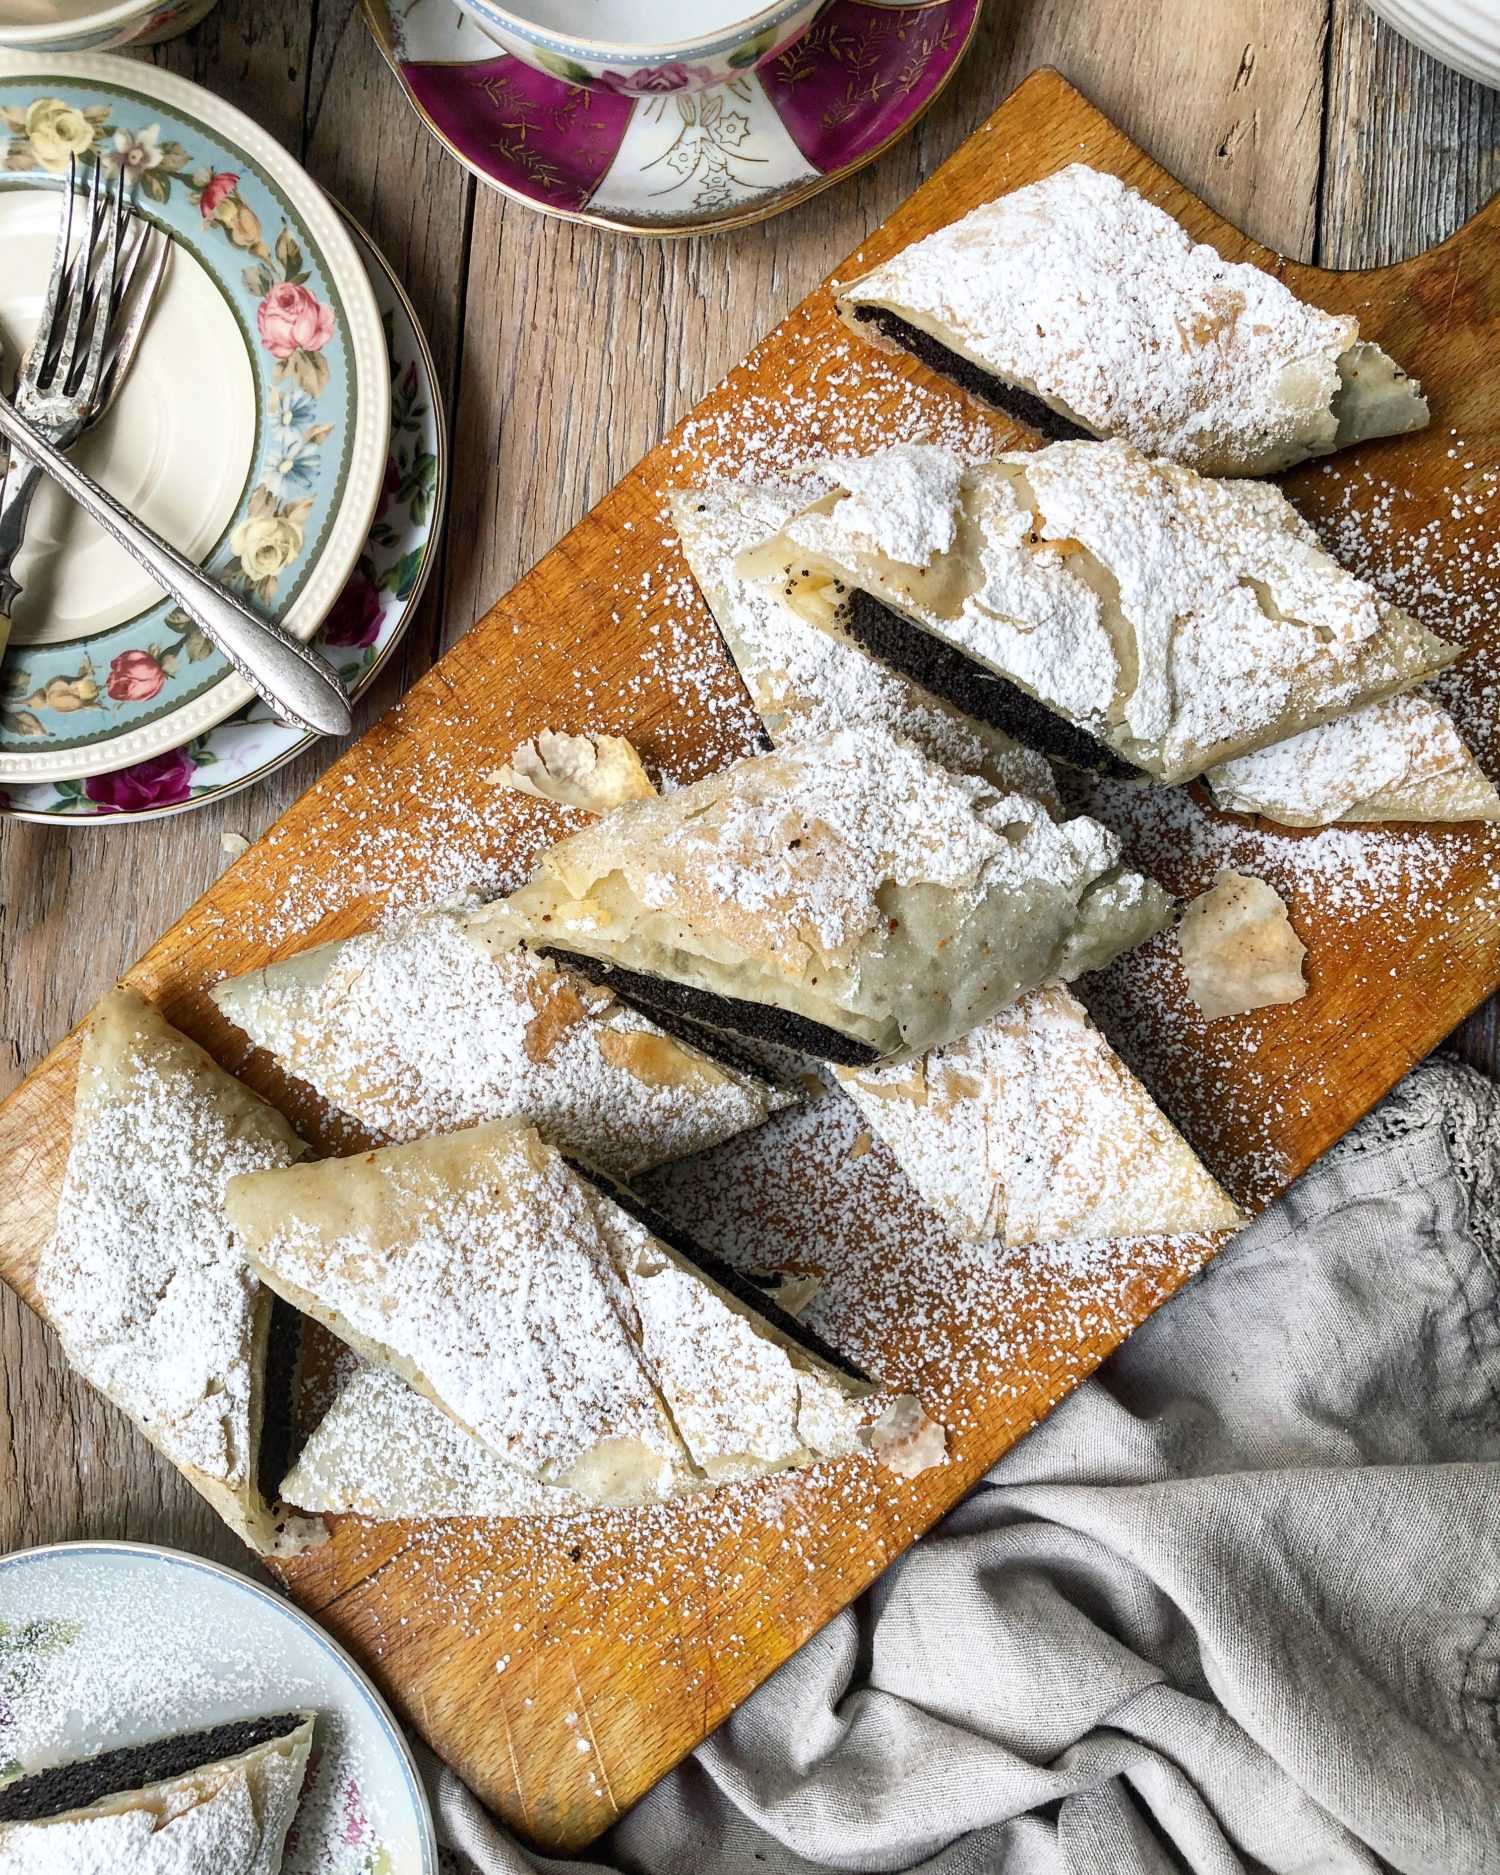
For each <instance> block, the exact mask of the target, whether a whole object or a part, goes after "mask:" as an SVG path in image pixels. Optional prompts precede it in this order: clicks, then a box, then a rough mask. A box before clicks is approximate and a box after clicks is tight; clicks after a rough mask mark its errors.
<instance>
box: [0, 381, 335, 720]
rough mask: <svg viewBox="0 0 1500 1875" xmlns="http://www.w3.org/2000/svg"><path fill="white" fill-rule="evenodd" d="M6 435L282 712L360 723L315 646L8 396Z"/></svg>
mask: <svg viewBox="0 0 1500 1875" xmlns="http://www.w3.org/2000/svg"><path fill="white" fill-rule="evenodd" d="M0 436H4V437H5V438H6V439H7V440H8V441H9V442H10V443H11V444H12V445H13V446H14V448H15V449H16V451H17V452H18V453H19V454H20V455H21V456H23V457H24V458H25V459H26V460H28V461H30V462H34V463H36V464H37V466H38V467H39V468H41V469H43V470H45V471H46V473H47V474H48V475H49V476H51V478H52V480H53V481H54V482H56V483H57V484H58V486H59V487H60V488H62V489H63V490H64V491H65V493H67V494H68V495H70V496H71V497H72V498H73V500H74V501H76V502H77V503H78V505H79V507H80V508H82V509H83V511H84V513H85V514H87V515H88V516H90V518H91V519H93V520H95V521H97V522H98V524H99V526H100V527H102V528H103V529H104V531H105V532H106V533H107V534H108V535H110V537H111V538H112V539H114V540H116V541H118V542H119V544H120V545H121V546H122V547H123V548H124V549H125V551H126V553H128V554H129V555H130V557H131V558H132V559H133V560H135V561H136V562H137V563H138V564H139V565H141V566H143V567H144V568H145V569H146V571H147V572H148V573H149V574H150V575H151V577H152V579H154V580H155V581H156V583H157V585H159V586H160V587H162V588H163V589H164V590H165V592H166V593H167V594H168V596H169V597H170V598H172V599H174V600H176V602H177V604H178V605H180V606H181V607H182V609H183V611H184V612H186V613H187V615H188V617H189V618H190V619H191V620H192V621H193V623H194V624H195V625H197V626H198V627H199V628H200V629H201V630H202V632H203V633H204V635H205V637H207V638H209V639H211V640H212V642H213V643H214V644H216V645H217V646H218V647H219V649H220V650H221V651H222V652H223V653H224V655H225V657H227V658H228V659H229V662H230V663H231V664H232V665H233V666H234V668H235V669H236V670H237V671H238V672H239V674H240V676H241V677H243V678H244V680H245V682H246V683H247V684H249V686H250V688H251V689H252V690H253V691H254V692H255V693H256V695H257V696H259V697H261V698H262V699H263V700H264V701H265V702H266V703H267V704H269V705H270V707H271V708H272V709H273V710H275V712H276V713H277V715H278V716H280V717H281V718H282V719H283V720H284V721H286V722H289V723H291V724H293V725H294V726H295V727H297V728H299V729H310V730H313V731H314V732H316V733H317V734H319V735H324V736H342V735H346V734H347V733H348V731H349V729H350V727H351V724H352V720H353V719H352V717H351V715H350V711H349V699H348V697H347V696H346V695H345V692H344V686H343V685H342V684H341V683H340V682H339V680H338V678H337V677H336V676H335V675H334V673H333V671H331V670H330V669H329V667H328V666H327V665H326V664H325V663H324V662H323V660H322V659H321V658H320V657H319V656H318V655H317V653H316V652H314V651H309V650H308V649H307V647H306V646H305V645H300V644H298V642H297V640H296V639H295V638H293V637H292V636H291V634H290V633H289V632H287V631H286V630H284V629H283V628H282V626H280V625H278V624H276V623H275V622H274V621H273V620H271V619H267V618H262V617H261V615H260V613H258V612H256V611H253V610H252V609H251V607H250V606H248V605H247V604H246V603H245V602H244V600H243V599H240V598H239V597H238V596H237V595H236V594H234V593H232V592H230V591H228V590H227V589H226V588H225V587H223V586H221V585H220V584H219V582H218V581H217V580H216V579H213V578H211V577H210V576H209V575H208V574H207V573H205V572H204V571H203V570H202V569H201V568H200V567H197V566H195V565H194V564H193V562H192V561H191V560H189V559H188V557H187V556H186V554H183V553H180V552H179V551H178V550H177V548H176V547H174V546H173V545H172V544H171V542H170V541H166V540H163V539H162V537H161V535H160V534H157V533H155V532H154V531H153V530H152V529H151V528H149V527H147V526H145V524H144V523H143V522H141V521H138V520H137V519H136V518H135V516H134V515H132V514H130V513H128V512H127V511H126V509H124V508H122V507H121V506H120V504H119V502H117V501H116V500H115V498H114V497H113V495H107V494H106V493H105V492H104V490H103V489H102V488H100V487H99V485H98V483H97V482H94V481H91V480H90V478H89V477H88V476H86V475H85V474H84V473H83V471H82V470H81V469H79V468H77V467H75V465H74V464H73V463H71V462H69V461H68V459H67V457H66V456H63V455H61V454H59V452H58V451H57V450H55V449H54V448H53V447H52V445H51V444H50V443H48V442H46V441H45V440H44V439H43V438H42V437H41V436H39V435H38V434H37V432H36V431H35V430H34V429H32V427H31V425H30V424H29V423H27V422H26V421H25V419H24V418H23V417H20V416H18V415H17V413H16V412H15V410H14V409H13V408H12V407H11V405H10V404H9V403H8V402H7V401H6V400H5V399H4V398H3V397H0Z"/></svg>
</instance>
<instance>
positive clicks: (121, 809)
mask: <svg viewBox="0 0 1500 1875" xmlns="http://www.w3.org/2000/svg"><path fill="white" fill-rule="evenodd" d="M345 220H346V223H347V225H348V229H349V233H350V235H351V236H352V237H353V240H354V244H355V246H356V247H357V248H358V250H359V254H360V258H361V259H362V260H363V261H364V264H365V266H366V267H367V268H368V270H369V274H370V284H371V286H373V287H374V289H375V298H376V300H377V302H378V303H379V306H380V316H381V320H382V322H383V324H384V326H385V336H386V343H387V346H388V348H389V351H390V360H391V440H390V453H389V454H388V456H387V458H386V465H385V481H384V483H383V485H382V488H381V493H380V500H379V503H378V505H377V507H376V510H375V519H374V520H373V521H372V522H371V524H370V532H369V535H368V537H367V539H366V541H365V545H364V551H363V552H362V553H361V554H360V557H359V562H358V565H357V566H356V567H355V570H354V572H353V573H351V574H350V576H349V580H348V583H347V584H346V585H345V587H344V590H343V592H342V593H341V594H340V595H339V597H338V598H337V599H336V600H335V601H334V604H333V608H332V610H331V611H330V612H329V614H328V616H327V618H326V619H325V620H324V621H323V624H322V625H321V626H320V627H319V629H318V633H317V636H316V637H315V638H314V639H313V641H312V642H313V644H314V646H315V647H316V649H317V650H319V651H321V652H322V653H323V655H324V657H326V658H327V659H328V661H329V663H330V664H332V665H333V667H334V669H335V670H336V671H337V672H338V673H339V675H340V677H342V678H343V680H344V683H345V685H346V687H347V688H348V691H349V694H350V696H351V697H357V696H360V695H361V694H362V693H363V692H364V691H365V690H367V689H368V688H369V686H370V685H371V684H372V683H373V682H374V680H375V677H376V675H377V673H378V672H379V671H380V670H381V668H382V667H383V666H384V664H385V662H386V659H387V658H388V657H389V656H390V654H391V653H392V652H393V651H394V650H395V648H396V646H397V644H398V643H399V642H400V640H401V638H402V636H403V634H404V633H405V631H406V627H407V625H408V623H409V622H410V620H411V617H412V614H413V612H414V611H415V609H416V605H417V601H418V600H419V599H420V598H421V596H422V590H423V588H424V587H425V585H426V584H427V575H428V572H429V570H430V567H431V564H432V558H433V556H432V554H431V552H430V549H431V547H432V544H433V541H434V540H435V539H436V536H437V533H438V529H439V528H440V526H441V525H442V515H443V503H444V500H445V497H446V494H447V483H448V446H447V434H446V427H445V424H444V418H443V403H442V394H441V390H440V387H439V385H438V382H437V368H436V366H435V365H434V364H433V361H432V353H431V352H430V351H429V350H428V347H427V340H426V338H425V336H424V335H423V332H422V329H421V327H420V326H419V325H418V323H417V317H416V314H415V312H414V311H413V310H412V306H411V302H410V301H409V300H408V299H407V297H406V294H405V292H404V291H403V290H402V287H401V284H400V282H399V281H398V280H397V278H396V275H395V273H394V272H393V271H392V269H391V265H390V262H389V261H388V260H387V259H386V258H385V256H384V255H383V254H382V253H381V252H380V250H379V248H377V247H376V246H375V244H374V242H373V241H371V239H370V237H369V236H368V235H367V234H366V233H365V232H364V230H363V229H362V228H359V227H358V226H356V224H355V223H354V222H353V221H351V220H349V219H348V217H347V216H346V217H345ZM316 739H317V738H316V737H315V736H313V735H312V734H311V733H310V732H309V731H306V730H301V729H292V728H289V727H288V726H287V724H285V723H279V722H277V721H276V719H275V718H274V717H273V716H272V714H271V712H270V711H269V710H268V709H267V708H266V706H265V704H263V703H261V702H259V701H258V700H257V701H253V702H250V703H247V704H245V705H244V707H243V708H242V709H239V710H237V711H236V712H235V714H234V715H233V716H231V717H230V718H229V719H228V721H227V722H222V723H220V724H219V725H218V726H217V727H216V728H214V729H211V730H209V731H208V733H207V734H206V735H202V736H196V737H194V739H193V740H192V741H191V742H188V743H185V744H183V745H182V746H181V747H179V748H175V749H168V750H166V751H165V752H164V753H162V754H161V755H152V756H148V757H147V759H146V760H145V761H143V762H136V763H134V764H132V765H131V766H130V767H129V768H121V769H116V770H115V771H114V772H112V773H110V774H107V775H91V776H89V777H88V778H87V779H86V780H82V781H37V782H30V783H26V784H22V785H19V786H12V787H10V788H8V789H7V788H0V814H4V813H9V814H10V815H12V816H13V817H14V818H15V819H17V820H57V819H59V818H62V819H66V820H67V821H69V822H72V821H80V820H96V819H100V818H105V819H109V820H116V821H118V820H151V819H157V818H159V817H161V816H162V815H165V814H176V813H181V812H182V811H183V810H184V809H185V808H190V807H198V806H201V805H202V803H203V802H204V801H213V800H222V799H223V798H224V796H225V795H229V794H235V793H237V792H238V791H239V790H240V789H241V788H248V787H250V786H251V785H252V784H253V783H255V782H257V781H262V780H264V779H265V777H266V776H267V775H269V774H272V773H274V771H275V770H276V769H278V768H284V767H285V766H286V764H287V763H288V762H289V761H291V760H292V758H293V757H294V756H296V755H297V754H299V753H300V752H301V751H302V750H303V749H304V748H306V747H307V745H308V743H309V742H312V741H315V740H316Z"/></svg>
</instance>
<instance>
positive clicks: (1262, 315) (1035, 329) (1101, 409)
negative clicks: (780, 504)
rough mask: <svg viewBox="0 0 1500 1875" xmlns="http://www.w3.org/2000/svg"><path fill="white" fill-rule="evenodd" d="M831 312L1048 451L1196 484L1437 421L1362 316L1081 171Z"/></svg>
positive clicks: (1263, 471)
mask: <svg viewBox="0 0 1500 1875" xmlns="http://www.w3.org/2000/svg"><path fill="white" fill-rule="evenodd" d="M838 303H839V307H840V309H841V311H842V312H843V314H844V316H845V318H846V319H848V321H849V322H850V324H851V325H853V326H854V327H855V329H856V330H857V331H861V332H864V333H865V334H866V335H868V336H871V337H874V338H876V339H878V340H879V341H881V342H883V343H885V344H886V345H888V346H891V347H894V348H896V349H899V350H902V351H907V352H911V353H914V354H915V355H916V356H917V357H918V358H920V359H922V360H923V362H924V363H926V364H929V365H932V366H933V367H934V368H935V369H937V370H939V371H942V372H945V373H946V374H947V375H948V376H949V377H952V378H954V379H955V380H956V381H957V382H958V383H959V384H961V385H962V386H963V387H964V388H965V389H966V390H968V391H970V392H972V393H973V394H974V395H976V396H978V397H980V398H982V399H983V400H984V401H985V402H986V403H991V404H998V405H999V406H1000V408H1001V409H1003V410H1006V411H1008V412H1009V413H1010V414H1011V415H1012V416H1015V417H1017V418H1019V419H1020V420H1021V421H1022V422H1023V423H1026V424H1028V425H1029V426H1030V427H1031V428H1033V429H1036V430H1039V431H1041V433H1042V434H1043V435H1044V436H1047V437H1051V438H1054V439H1062V438H1069V437H1078V436H1096V437H1111V436H1118V437H1123V438H1124V439H1125V440H1126V441H1127V442H1131V443H1134V444H1135V445H1136V447H1137V448H1139V449H1143V450H1145V451H1146V453H1147V454H1148V455H1153V456H1168V457H1171V458H1172V459H1173V460H1174V461H1177V462H1182V463H1186V464H1187V465H1188V466H1189V467H1190V468H1194V469H1197V470H1199V471H1200V472H1201V473H1202V474H1204V475H1271V474H1274V473H1275V472H1276V471H1277V470H1279V469H1285V468H1289V467H1290V466H1291V465H1292V464H1293V463H1295V462H1302V461H1304V460H1306V458H1307V457H1309V456H1323V455H1327V454H1328V453H1329V451H1330V450H1334V449H1341V448H1343V447H1344V446H1345V445H1346V444H1349V443H1357V442H1362V441H1364V440H1365V439H1366V438H1368V437H1375V436H1396V435H1400V434H1402V433H1404V432H1406V431H1408V430H1416V429H1420V428H1421V427H1422V426H1423V425H1424V424H1425V423H1426V422H1427V418H1428V411H1427V405H1426V403H1425V402H1424V401H1423V398H1422V393H1421V388H1420V386H1419V385H1417V384H1416V383H1415V382H1414V381H1413V380H1412V379H1411V378H1409V377H1407V376H1406V374H1405V373H1404V372H1403V371H1402V370H1401V369H1400V367H1399V366H1397V365H1396V364H1395V363H1394V362H1393V361H1392V360H1391V359H1390V358H1388V357H1387V356H1386V354H1385V353H1384V352H1383V351H1381V349H1380V347H1379V346H1378V345H1373V344H1370V343H1368V342H1367V341H1364V340H1361V338H1360V336H1359V321H1358V319H1356V318H1354V317H1353V316H1352V315H1350V314H1347V313H1341V314H1337V313H1327V312H1323V311H1321V310H1320V309H1319V308H1318V307H1316V306H1309V305H1308V304H1307V303H1306V302H1305V301H1303V300H1299V299H1298V298H1297V296H1296V295H1295V294H1294V293H1293V292H1291V290H1290V289H1289V288H1288V287H1286V286H1284V285H1283V284H1282V283H1281V281H1280V280H1278V279H1276V278H1275V277H1274V276H1273V275H1271V274H1269V273H1266V272H1265V271H1264V269H1262V268H1260V267H1252V266H1248V265H1246V264H1244V263H1243V262H1240V263H1234V262H1230V261H1226V260H1224V259H1223V258H1222V257H1221V256H1220V255H1219V254H1218V253H1216V252H1215V250H1214V249H1213V248H1211V247H1206V246H1203V245H1201V244H1199V243H1196V242H1194V241H1192V240H1191V239H1190V238H1189V236H1188V234H1187V232H1186V230H1185V229H1183V228H1182V227H1181V226H1180V225H1179V224H1178V223H1177V222H1176V221H1174V220H1173V219H1172V217H1171V216H1170V215H1168V214H1167V213H1166V212H1165V211H1164V210H1163V209H1160V208H1157V207H1156V206H1155V204H1154V203H1151V202H1148V201H1147V200H1146V199H1145V197H1144V196H1142V195H1139V194H1137V193H1136V191H1135V190H1134V189H1130V188H1127V187H1126V186H1125V184H1124V183H1122V182H1121V181H1120V180H1119V178H1118V177H1116V176H1109V175H1104V174H1101V173H1100V172H1099V171H1098V170H1095V169H1089V168H1087V167H1086V166H1085V165H1084V164H1082V163H1074V164H1072V165H1070V166H1069V167H1068V168H1066V169H1062V170H1059V171H1058V172H1057V173H1056V174H1055V175H1052V176H1047V177H1045V178H1044V179H1043V180H1042V181H1040V182H1033V183H1029V184H1028V185H1027V186H1026V187H1025V188H1023V189H1017V190H1015V191H1014V192H1013V193H1011V194H1010V195H1002V196H1001V197H1000V198H999V200H998V201H994V202H986V203H983V204H982V205H981V206H980V207H978V208H976V209H973V210H971V211H970V213H969V214H967V215H965V216H963V217H962V219H961V220H959V221H955V222H952V223H950V225H949V226H948V227H946V228H940V229H938V231H937V232H936V233H935V234H930V235H928V236H927V237H926V239H925V240H921V241H918V242H916V243H915V245H913V246H911V247H908V248H904V249H903V250H902V252H901V253H899V254H897V255H894V256H893V257H892V258H891V259H890V260H888V261H885V262H883V263H882V264H881V265H880V266H878V267H876V268H874V269H872V270H871V272H869V273H867V274H865V275H864V276H863V277H862V278H860V279H858V280H854V281H851V282H850V284H849V285H848V286H846V287H844V288H843V289H842V290H841V291H840V293H839V296H838Z"/></svg>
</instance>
